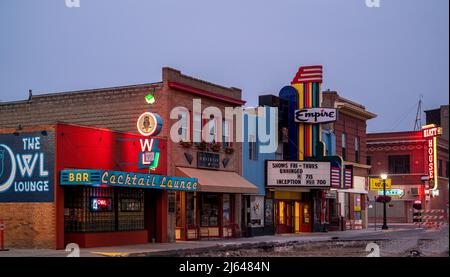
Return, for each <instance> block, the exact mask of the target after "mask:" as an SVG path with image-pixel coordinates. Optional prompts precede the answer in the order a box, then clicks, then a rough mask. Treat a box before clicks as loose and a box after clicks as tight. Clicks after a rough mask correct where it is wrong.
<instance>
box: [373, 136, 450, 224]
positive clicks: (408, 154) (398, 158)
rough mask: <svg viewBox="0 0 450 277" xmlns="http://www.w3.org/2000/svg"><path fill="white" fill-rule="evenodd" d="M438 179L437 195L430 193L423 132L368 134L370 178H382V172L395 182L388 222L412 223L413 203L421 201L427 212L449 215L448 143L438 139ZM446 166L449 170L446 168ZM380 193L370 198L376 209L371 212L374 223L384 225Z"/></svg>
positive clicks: (376, 192) (375, 193)
mask: <svg viewBox="0 0 450 277" xmlns="http://www.w3.org/2000/svg"><path fill="white" fill-rule="evenodd" d="M437 142H438V144H437V161H438V170H437V177H438V178H437V180H438V186H437V188H438V191H439V192H438V195H435V196H433V195H431V194H432V193H431V192H429V193H427V190H429V189H430V188H428V189H427V187H429V186H430V181H429V180H423V179H422V177H427V176H428V163H427V160H428V155H427V152H428V151H427V149H428V142H427V140H426V139H424V138H423V136H422V132H421V131H406V132H391V133H373V134H368V135H367V145H368V151H367V154H368V159H369V162H370V164H371V165H372V168H371V171H370V176H371V177H374V178H379V176H380V175H381V174H382V173H386V174H388V178H389V179H391V180H392V189H391V191H392V193H389V194H390V196H391V197H392V201H391V203H389V205H388V210H387V219H388V222H400V223H411V222H413V207H412V206H413V203H414V201H421V203H422V207H423V208H425V209H445V210H447V213H448V141H446V140H445V139H443V138H438V139H437ZM444 166H446V168H444ZM380 194H382V192H381V191H371V192H370V199H371V204H372V206H373V207H374V208H373V209H371V210H370V215H369V216H370V218H369V220H370V221H371V222H375V220H377V222H381V220H382V204H381V203H377V204H376V203H375V202H374V198H375V197H376V196H378V195H380Z"/></svg>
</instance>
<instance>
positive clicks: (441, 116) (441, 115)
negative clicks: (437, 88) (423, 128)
mask: <svg viewBox="0 0 450 277" xmlns="http://www.w3.org/2000/svg"><path fill="white" fill-rule="evenodd" d="M425 114H426V122H427V125H428V124H436V125H437V126H440V127H441V128H442V136H441V138H443V139H445V140H447V141H448V123H449V122H448V105H443V106H441V107H440V108H439V109H434V110H428V111H425Z"/></svg>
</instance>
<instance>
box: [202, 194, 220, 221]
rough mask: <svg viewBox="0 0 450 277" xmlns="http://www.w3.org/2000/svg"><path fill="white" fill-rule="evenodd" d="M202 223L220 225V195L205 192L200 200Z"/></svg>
mask: <svg viewBox="0 0 450 277" xmlns="http://www.w3.org/2000/svg"><path fill="white" fill-rule="evenodd" d="M200 225H201V226H203V227H217V226H219V195H218V194H214V193H205V194H202V195H201V201H200Z"/></svg>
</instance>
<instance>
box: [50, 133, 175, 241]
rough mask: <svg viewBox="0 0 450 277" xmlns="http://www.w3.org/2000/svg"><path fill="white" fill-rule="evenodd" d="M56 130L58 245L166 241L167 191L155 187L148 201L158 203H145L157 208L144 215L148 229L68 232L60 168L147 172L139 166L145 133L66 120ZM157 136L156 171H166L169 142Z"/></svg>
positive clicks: (158, 172)
mask: <svg viewBox="0 0 450 277" xmlns="http://www.w3.org/2000/svg"><path fill="white" fill-rule="evenodd" d="M56 131H57V134H56V157H57V159H56V172H57V178H56V186H55V202H56V207H57V209H56V225H57V248H58V249H62V248H64V245H66V244H67V243H68V242H76V243H78V244H79V245H80V246H81V247H98V246H108V245H123V244H138V243H147V242H151V238H152V237H155V238H156V241H157V242H167V228H164V227H165V226H166V224H167V213H166V212H165V210H166V209H167V197H165V196H166V195H165V194H166V191H162V190H152V193H151V195H148V196H147V195H146V198H148V199H146V200H147V201H145V202H156V205H153V206H146V207H145V209H149V210H155V209H156V211H155V212H152V213H148V217H147V218H146V219H145V221H146V230H142V231H128V232H111V233H108V232H106V233H105V232H101V233H70V234H65V232H64V187H63V186H61V185H60V184H59V172H61V170H64V169H101V170H117V171H127V172H140V173H147V172H148V169H138V164H137V163H138V155H139V152H140V151H141V146H140V141H139V139H140V138H142V136H138V135H135V134H130V133H121V132H113V131H110V130H107V129H99V128H91V127H83V126H77V125H67V124H58V125H57V128H56ZM158 140H159V144H158V146H159V149H160V151H161V155H160V157H161V158H160V160H159V165H158V167H157V168H156V169H155V171H153V173H155V174H160V175H166V173H167V145H166V141H165V140H164V139H160V138H159V139H158ZM149 190H150V189H149ZM151 198H153V199H151ZM163 211H164V212H163ZM151 217H156V222H158V223H159V224H157V226H150V225H151V223H150V222H154V221H155V219H154V218H151ZM150 227H151V228H150ZM154 227H156V229H154ZM152 232H156V234H152Z"/></svg>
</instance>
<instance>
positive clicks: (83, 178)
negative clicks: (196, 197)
mask: <svg viewBox="0 0 450 277" xmlns="http://www.w3.org/2000/svg"><path fill="white" fill-rule="evenodd" d="M60 183H61V185H65V186H74V185H75V186H76V185H87V186H112V187H129V188H153V189H164V190H183V191H197V190H198V180H197V179H196V178H184V177H176V176H163V175H156V174H142V173H133V172H122V171H111V170H90V169H85V170H62V171H61V180H60Z"/></svg>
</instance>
